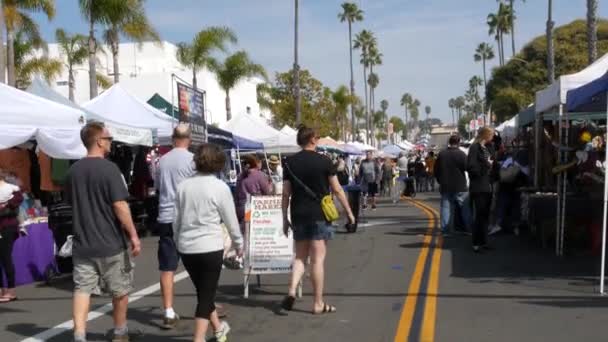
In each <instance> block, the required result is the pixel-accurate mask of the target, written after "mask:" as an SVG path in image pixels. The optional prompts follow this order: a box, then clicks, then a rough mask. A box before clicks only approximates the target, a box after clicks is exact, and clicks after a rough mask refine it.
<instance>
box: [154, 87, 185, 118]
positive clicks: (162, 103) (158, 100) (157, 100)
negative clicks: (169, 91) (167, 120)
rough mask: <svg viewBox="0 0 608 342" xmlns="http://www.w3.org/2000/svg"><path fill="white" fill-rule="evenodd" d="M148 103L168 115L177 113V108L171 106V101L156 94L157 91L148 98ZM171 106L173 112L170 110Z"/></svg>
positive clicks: (176, 114)
mask: <svg viewBox="0 0 608 342" xmlns="http://www.w3.org/2000/svg"><path fill="white" fill-rule="evenodd" d="M148 104H149V105H150V106H152V107H154V108H156V109H158V110H160V111H161V112H163V113H165V114H167V115H169V116H174V115H175V116H178V115H179V110H178V109H177V107H173V105H172V104H171V102H169V101H167V100H165V98H164V97H162V96H160V95H158V93H154V95H152V97H151V98H150V99H149V100H148ZM172 107H173V112H171V108H172Z"/></svg>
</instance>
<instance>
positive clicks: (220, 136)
mask: <svg viewBox="0 0 608 342" xmlns="http://www.w3.org/2000/svg"><path fill="white" fill-rule="evenodd" d="M207 141H208V142H210V143H212V144H216V145H220V146H222V147H223V148H225V149H226V148H233V147H234V136H233V135H232V133H230V132H228V131H224V130H223V129H221V128H217V127H215V126H212V125H209V126H207Z"/></svg>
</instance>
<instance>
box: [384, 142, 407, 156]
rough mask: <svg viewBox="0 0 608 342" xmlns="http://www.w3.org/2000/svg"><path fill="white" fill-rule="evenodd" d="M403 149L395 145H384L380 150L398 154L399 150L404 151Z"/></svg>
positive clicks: (394, 154) (393, 154)
mask: <svg viewBox="0 0 608 342" xmlns="http://www.w3.org/2000/svg"><path fill="white" fill-rule="evenodd" d="M404 151H405V150H404V149H402V148H401V147H399V146H397V145H386V146H384V147H383V148H382V152H384V153H386V154H389V155H392V156H399V154H401V152H404Z"/></svg>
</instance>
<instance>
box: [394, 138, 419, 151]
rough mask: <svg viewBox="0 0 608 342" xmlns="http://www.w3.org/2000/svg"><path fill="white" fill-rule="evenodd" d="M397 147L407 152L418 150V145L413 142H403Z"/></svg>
mask: <svg viewBox="0 0 608 342" xmlns="http://www.w3.org/2000/svg"><path fill="white" fill-rule="evenodd" d="M397 146H399V147H401V148H402V149H404V150H407V151H411V150H413V149H415V148H416V145H414V144H412V143H411V142H409V141H407V140H403V141H402V142H400V143H398V144H397Z"/></svg>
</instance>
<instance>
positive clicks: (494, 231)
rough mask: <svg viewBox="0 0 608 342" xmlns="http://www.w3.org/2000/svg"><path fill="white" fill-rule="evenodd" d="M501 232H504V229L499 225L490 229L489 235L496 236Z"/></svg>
mask: <svg viewBox="0 0 608 342" xmlns="http://www.w3.org/2000/svg"><path fill="white" fill-rule="evenodd" d="M501 230H502V228H501V227H500V226H499V225H497V224H496V225H493V226H492V227H490V232H488V235H494V234H496V233H498V232H499V231H501Z"/></svg>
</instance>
